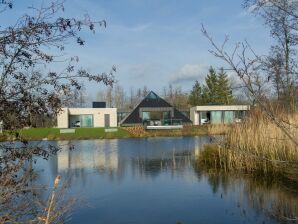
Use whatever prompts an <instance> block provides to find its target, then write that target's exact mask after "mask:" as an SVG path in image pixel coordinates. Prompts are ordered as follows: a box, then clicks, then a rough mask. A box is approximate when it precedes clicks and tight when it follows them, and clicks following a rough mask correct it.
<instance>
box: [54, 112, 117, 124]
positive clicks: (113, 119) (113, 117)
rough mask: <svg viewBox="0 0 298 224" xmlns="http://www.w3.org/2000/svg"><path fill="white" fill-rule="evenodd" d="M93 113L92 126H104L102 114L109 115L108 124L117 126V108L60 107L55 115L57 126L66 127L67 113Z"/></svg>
mask: <svg viewBox="0 0 298 224" xmlns="http://www.w3.org/2000/svg"><path fill="white" fill-rule="evenodd" d="M83 114H91V115H93V125H94V127H104V125H105V120H104V115H105V114H109V115H110V126H111V127H117V108H62V111H61V112H60V113H59V114H58V115H57V127H58V128H68V127H69V123H68V118H69V115H83Z"/></svg>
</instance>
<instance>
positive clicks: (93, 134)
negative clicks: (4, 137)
mask: <svg viewBox="0 0 298 224" xmlns="http://www.w3.org/2000/svg"><path fill="white" fill-rule="evenodd" d="M74 129H75V133H60V128H29V129H22V130H20V131H19V132H18V133H19V135H20V136H22V138H23V139H26V140H42V139H45V138H47V139H48V140H73V139H104V138H107V139H111V138H128V137H131V136H130V134H129V133H128V132H127V131H126V130H124V129H122V128H117V131H116V132H105V128H74Z"/></svg>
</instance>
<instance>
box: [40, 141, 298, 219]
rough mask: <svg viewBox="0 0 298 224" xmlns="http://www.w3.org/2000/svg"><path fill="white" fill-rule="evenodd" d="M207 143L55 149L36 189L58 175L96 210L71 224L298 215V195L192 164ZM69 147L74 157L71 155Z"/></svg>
mask: <svg viewBox="0 0 298 224" xmlns="http://www.w3.org/2000/svg"><path fill="white" fill-rule="evenodd" d="M208 142H209V138H208V137H188V138H152V139H121V140H94V141H75V142H67V141H61V142H52V143H51V144H58V145H59V146H60V147H62V150H61V152H59V153H58V154H57V156H55V157H53V158H51V160H50V161H49V162H45V161H39V163H38V164H37V167H38V168H39V170H40V171H41V173H42V174H44V175H40V176H39V182H43V183H47V182H48V181H52V180H53V179H54V177H55V176H56V175H57V174H60V175H62V176H63V177H64V178H67V179H68V180H69V181H70V183H71V187H70V189H69V193H70V194H71V195H79V196H80V197H83V198H84V199H85V200H86V201H87V203H88V204H89V205H91V207H92V208H90V207H86V208H85V207H83V208H79V209H76V211H75V213H74V215H73V219H72V221H71V222H72V223H82V222H84V223H94V222H95V221H96V220H100V221H101V222H102V223H176V222H177V221H182V222H183V223H275V222H278V221H280V219H277V217H278V214H279V218H280V217H281V216H283V217H294V216H295V215H296V216H297V215H298V213H297V207H298V204H297V201H298V200H297V198H298V196H297V195H295V194H290V193H289V192H286V191H283V190H281V188H280V186H278V185H276V184H275V183H271V184H269V182H268V181H267V182H266V181H265V182H260V181H258V179H251V178H248V177H243V176H242V177H241V176H233V175H224V174H220V173H214V172H213V173H210V172H209V171H205V170H203V169H202V168H200V167H199V166H197V165H196V162H195V157H196V155H197V154H198V151H199V150H200V147H201V146H202V144H204V143H208ZM72 145H74V146H75V150H69V148H71V146H72ZM261 179H264V178H261ZM281 202H282V203H281ZM214 214H216V215H214ZM282 221H289V220H285V218H284V219H282Z"/></svg>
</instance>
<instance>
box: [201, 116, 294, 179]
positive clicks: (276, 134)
mask: <svg viewBox="0 0 298 224" xmlns="http://www.w3.org/2000/svg"><path fill="white" fill-rule="evenodd" d="M278 116H279V118H280V119H282V120H283V121H284V124H286V125H287V128H288V130H290V132H291V135H292V136H294V137H295V138H297V137H298V114H284V113H280V114H279V115H278ZM199 161H200V162H202V163H204V164H205V165H207V166H209V167H210V168H212V167H213V168H221V169H224V170H225V171H230V170H238V171H244V172H247V173H251V172H256V171H257V172H258V173H259V174H269V173H270V174H274V175H277V176H278V175H280V174H283V175H282V176H280V177H288V178H289V179H291V180H295V181H298V148H297V146H296V145H295V144H294V143H293V142H292V141H291V140H290V139H289V138H288V137H287V136H286V135H285V134H284V132H283V131H282V130H281V129H280V128H278V127H277V126H276V125H275V124H274V123H273V122H272V121H271V120H269V119H268V118H267V117H266V116H265V115H264V114H263V113H262V112H260V111H254V112H252V113H251V114H250V116H249V117H248V118H247V119H246V120H245V121H244V122H243V123H240V124H234V125H232V126H231V128H229V129H228V130H227V132H226V135H225V141H224V143H223V144H217V145H207V146H205V149H204V150H203V151H202V152H201V154H200V156H199Z"/></svg>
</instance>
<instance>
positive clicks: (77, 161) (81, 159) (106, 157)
mask: <svg viewBox="0 0 298 224" xmlns="http://www.w3.org/2000/svg"><path fill="white" fill-rule="evenodd" d="M84 143H85V144H84ZM115 144H117V141H96V142H95V141H82V142H81V144H79V145H76V146H75V149H74V150H69V146H70V145H69V144H63V145H61V148H62V149H61V151H60V152H59V153H58V154H57V166H58V172H64V171H67V170H80V169H86V170H88V169H89V170H90V169H96V170H111V171H113V170H117V169H118V150H117V148H118V147H117V145H116V146H115ZM76 148H77V149H76ZM111 149H113V150H111Z"/></svg>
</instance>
